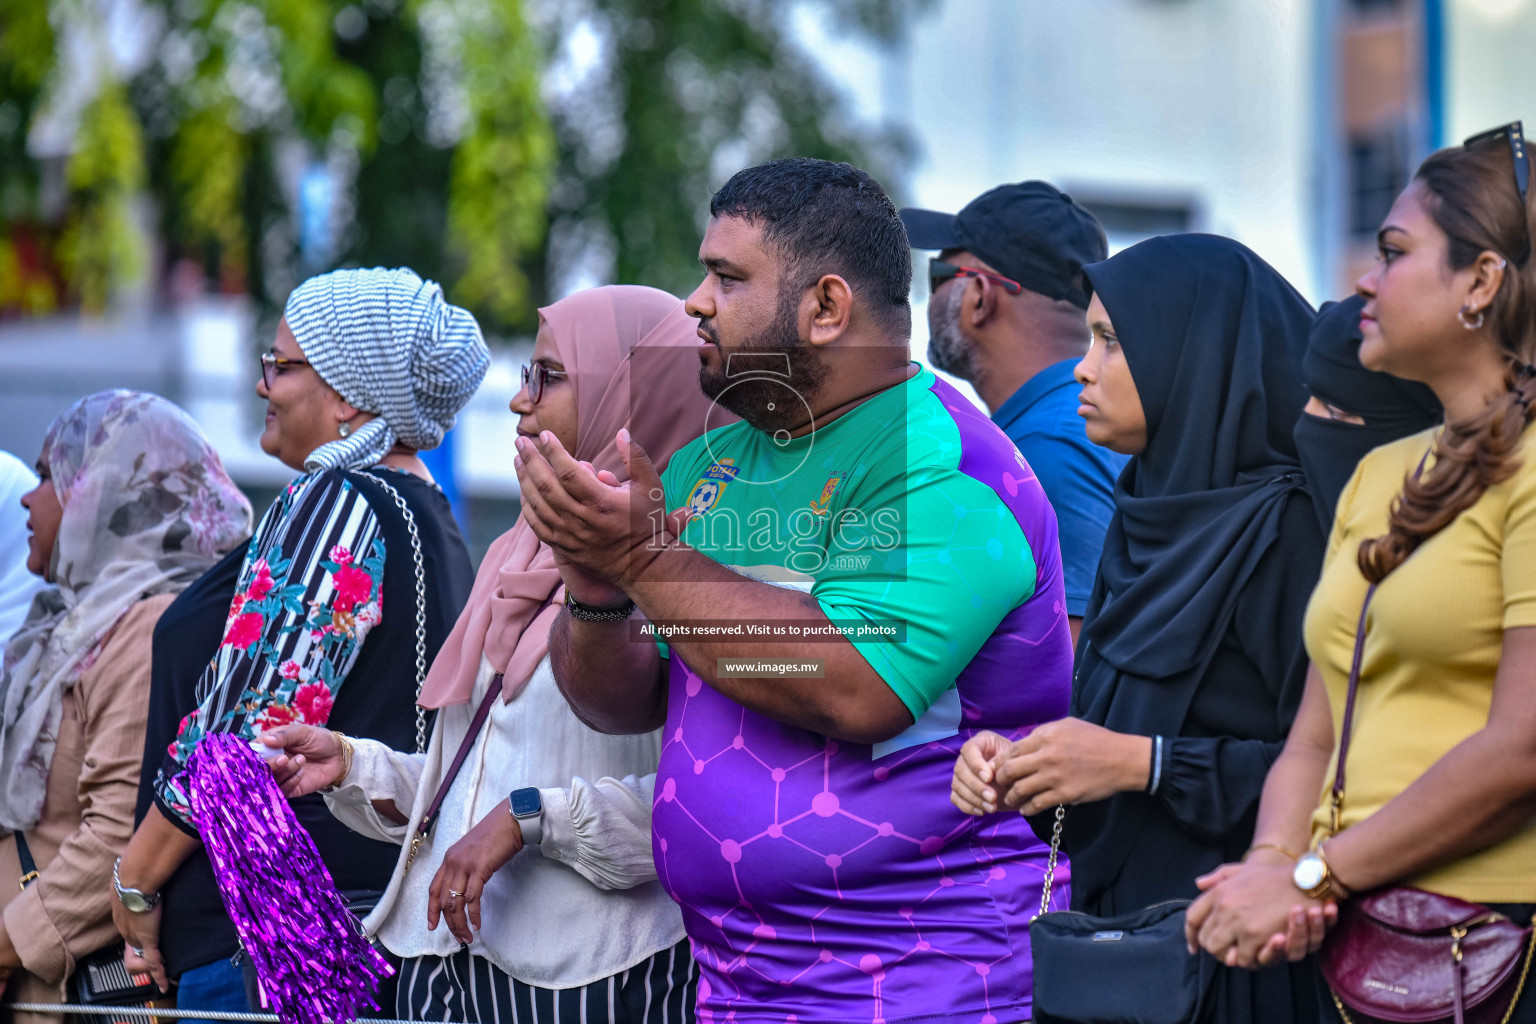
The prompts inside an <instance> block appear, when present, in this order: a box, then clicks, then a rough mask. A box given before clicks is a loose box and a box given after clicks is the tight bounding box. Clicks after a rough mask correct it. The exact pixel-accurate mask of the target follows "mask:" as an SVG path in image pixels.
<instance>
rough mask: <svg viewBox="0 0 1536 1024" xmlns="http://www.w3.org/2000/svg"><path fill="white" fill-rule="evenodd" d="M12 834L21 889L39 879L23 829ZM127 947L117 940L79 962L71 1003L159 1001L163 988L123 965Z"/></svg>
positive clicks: (69, 986) (70, 990) (67, 988)
mask: <svg viewBox="0 0 1536 1024" xmlns="http://www.w3.org/2000/svg"><path fill="white" fill-rule="evenodd" d="M12 834H13V835H14V836H15V837H16V859H17V860H19V861H20V862H21V887H22V888H23V889H25V888H26V887H27V886H29V885H31V884H32V883H33V882H34V881H36V880H37V862H36V861H35V860H33V859H32V849H31V847H29V846H28V845H27V838H26V836H24V835H23V834H22V833H21V830H20V829H17V830H16V831H15V832H13V833H12ZM126 948H127V947H126V946H125V944H124V943H123V941H122V940H121V939H118V940H117V941H116V942H112V943H108V944H107V945H105V946H103V947H101V948H100V949H98V950H96V952H94V953H89V954H87V955H85V956H83V957H80V958H79V959H78V960H76V961H75V969H74V970H73V971H72V972H70V975H69V980H68V981H66V982H65V986H64V987H65V992H66V993H67V996H68V999H69V1001H70V1002H71V1003H74V1004H76V1005H79V1006H148V1005H150V1003H151V1001H152V1000H155V999H158V998H159V997H160V995H161V993H160V989H159V988H158V987H156V985H155V983H154V980H153V979H151V978H150V976H149V975H148V974H129V973H128V968H127V967H125V966H124V965H123V953H124V951H125V949H126Z"/></svg>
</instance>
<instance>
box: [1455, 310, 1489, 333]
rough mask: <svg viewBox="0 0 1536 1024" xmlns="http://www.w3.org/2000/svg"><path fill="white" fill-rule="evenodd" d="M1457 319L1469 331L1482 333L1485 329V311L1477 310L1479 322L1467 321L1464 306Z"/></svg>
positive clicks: (1457, 313)
mask: <svg viewBox="0 0 1536 1024" xmlns="http://www.w3.org/2000/svg"><path fill="white" fill-rule="evenodd" d="M1456 319H1457V320H1460V321H1461V326H1463V327H1465V328H1466V329H1467V330H1469V331H1480V330H1482V328H1483V311H1482V310H1480V309H1479V310H1477V320H1476V321H1475V322H1474V321H1471V320H1468V319H1467V307H1466V306H1462V307H1461V308H1460V309H1458V310H1457V311H1456Z"/></svg>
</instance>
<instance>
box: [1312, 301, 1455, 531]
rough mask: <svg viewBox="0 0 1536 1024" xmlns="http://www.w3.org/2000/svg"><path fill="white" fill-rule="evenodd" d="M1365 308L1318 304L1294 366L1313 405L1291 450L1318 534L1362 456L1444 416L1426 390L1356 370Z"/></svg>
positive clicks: (1328, 522) (1330, 519) (1360, 368)
mask: <svg viewBox="0 0 1536 1024" xmlns="http://www.w3.org/2000/svg"><path fill="white" fill-rule="evenodd" d="M1364 306H1365V300H1364V299H1363V298H1361V297H1360V296H1358V295H1351V296H1350V297H1349V298H1347V299H1344V300H1343V301H1341V302H1329V303H1325V304H1324V305H1323V308H1322V310H1321V311H1320V312H1319V313H1318V314H1317V319H1316V320H1315V321H1314V322H1313V324H1312V336H1311V337H1310V338H1309V339H1308V341H1307V355H1306V358H1305V359H1303V360H1302V363H1301V375H1302V379H1303V380H1305V381H1306V384H1307V389H1308V390H1309V391H1311V392H1312V400H1311V401H1309V402H1308V403H1307V408H1306V412H1305V413H1304V414H1303V415H1302V417H1301V419H1299V420H1298V421H1297V422H1296V431H1295V437H1296V450H1297V451H1298V452H1299V453H1300V454H1301V468H1302V469H1303V470H1304V471H1305V472H1306V474H1307V488H1308V490H1310V491H1311V492H1312V501H1313V503H1314V504H1315V505H1316V507H1317V515H1318V520H1319V521H1320V522H1321V523H1322V525H1323V533H1324V535H1327V534H1328V533H1330V532H1332V530H1333V510H1334V509H1335V508H1337V507H1338V504H1339V495H1341V494H1343V493H1344V485H1345V484H1347V483H1349V478H1350V476H1351V475H1353V474H1354V472H1355V467H1356V466H1358V465H1359V464H1360V460H1361V459H1363V458H1365V455H1366V453H1367V452H1369V451H1370V450H1371V449H1372V448H1379V447H1381V446H1382V445H1384V444H1389V443H1391V442H1393V441H1396V440H1397V439H1398V438H1400V437H1407V436H1408V435H1409V434H1417V433H1418V432H1419V431H1421V430H1428V429H1429V428H1430V427H1433V426H1434V425H1435V424H1437V423H1439V422H1440V420H1441V418H1442V416H1443V413H1442V411H1441V409H1440V400H1439V399H1438V398H1436V397H1435V393H1434V392H1433V391H1431V390H1430V389H1429V388H1428V387H1427V386H1425V385H1423V384H1420V383H1418V382H1417V381H1411V380H1402V379H1400V378H1397V377H1393V376H1391V375H1390V374H1385V373H1378V372H1377V371H1375V370H1367V369H1366V368H1365V367H1363V366H1361V365H1360V310H1361V309H1362V308H1364Z"/></svg>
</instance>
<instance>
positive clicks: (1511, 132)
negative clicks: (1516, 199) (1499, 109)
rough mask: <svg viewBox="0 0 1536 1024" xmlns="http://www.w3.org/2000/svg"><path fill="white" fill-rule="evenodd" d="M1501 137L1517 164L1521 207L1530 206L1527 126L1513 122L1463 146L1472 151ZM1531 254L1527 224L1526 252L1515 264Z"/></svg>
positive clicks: (1517, 186) (1464, 143) (1517, 184)
mask: <svg viewBox="0 0 1536 1024" xmlns="http://www.w3.org/2000/svg"><path fill="white" fill-rule="evenodd" d="M1501 135H1502V136H1505V137H1506V138H1508V140H1509V156H1510V159H1512V160H1513V161H1514V162H1515V188H1516V189H1518V190H1519V192H1520V206H1521V207H1522V208H1524V207H1526V206H1527V205H1528V204H1529V202H1530V199H1529V197H1530V194H1531V158H1530V157H1529V156H1528V155H1527V154H1526V151H1525V125H1524V124H1523V123H1522V122H1520V121H1511V122H1509V124H1506V125H1503V126H1502V127H1499V128H1492V129H1489V130H1488V131H1486V132H1480V133H1479V134H1477V135H1474V136H1472V137H1471V138H1470V139H1468V140H1467V141H1465V142H1463V143H1462V144H1461V145H1462V147H1463V148H1465V149H1471V148H1473V147H1474V146H1478V145H1481V144H1482V143H1484V142H1493V141H1496V140H1497V139H1498V138H1499V136H1501ZM1530 254H1531V237H1530V227H1529V222H1527V227H1526V238H1525V250H1524V252H1523V253H1522V254H1521V255H1520V256H1519V257H1518V258H1516V260H1515V263H1517V264H1521V263H1524V262H1525V260H1526V257H1528V256H1530Z"/></svg>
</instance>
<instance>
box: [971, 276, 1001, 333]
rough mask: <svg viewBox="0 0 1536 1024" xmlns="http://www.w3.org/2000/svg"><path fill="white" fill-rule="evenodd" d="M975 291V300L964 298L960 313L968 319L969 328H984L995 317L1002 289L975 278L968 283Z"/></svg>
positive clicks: (980, 278) (983, 279) (978, 277)
mask: <svg viewBox="0 0 1536 1024" xmlns="http://www.w3.org/2000/svg"><path fill="white" fill-rule="evenodd" d="M968 283H969V284H970V285H971V287H973V288H975V289H976V293H975V298H974V299H973V298H972V297H971V296H970V295H967V296H966V300H967V301H966V303H965V306H964V308H963V311H962V313H961V315H962V316H966V317H969V318H970V321H971V326H972V327H973V328H974V327H985V326H986V325H987V324H988V323H989V322H990V321H991V320H992V318H993V317H995V316H997V305H998V302H999V301H1001V300H1000V296H1001V294H1002V289H1001V288H999V287H998V286H997V285H995V284H993V283H992V282H991V281H990V280H988V279H987V278H985V277H981V276H977V277H973V278H971V280H970V282H968Z"/></svg>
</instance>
